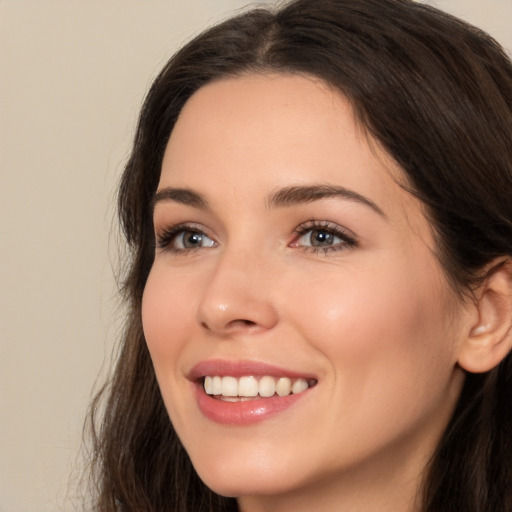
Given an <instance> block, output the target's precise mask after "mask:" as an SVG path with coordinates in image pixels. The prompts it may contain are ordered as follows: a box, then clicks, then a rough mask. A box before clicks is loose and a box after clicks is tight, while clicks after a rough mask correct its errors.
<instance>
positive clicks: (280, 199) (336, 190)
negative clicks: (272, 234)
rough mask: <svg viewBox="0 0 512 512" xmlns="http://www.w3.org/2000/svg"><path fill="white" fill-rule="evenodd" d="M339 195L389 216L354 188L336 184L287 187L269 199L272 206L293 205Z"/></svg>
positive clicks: (268, 202) (383, 215) (269, 204)
mask: <svg viewBox="0 0 512 512" xmlns="http://www.w3.org/2000/svg"><path fill="white" fill-rule="evenodd" d="M330 197H339V198H341V199H347V200H349V201H355V202H356V203H361V204H363V205H365V206H368V207H370V208H371V209H372V210H374V211H375V212H376V213H378V214H379V215H381V216H382V217H387V216H386V214H385V213H384V212H383V211H382V209H381V208H380V207H379V206H378V205H377V204H375V203H374V202H373V201H371V200H370V199H368V198H367V197H365V196H363V195H361V194H358V193H357V192H355V191H354V190H350V189H347V188H345V187H338V186H334V185H307V186H293V187H285V188H282V189H279V190H277V191H276V192H274V193H273V194H272V195H271V196H270V197H269V198H268V201H267V204H268V206H269V207H270V208H272V207H274V208H276V207H279V206H292V205H295V204H303V203H312V202H314V201H318V200H320V199H326V198H330Z"/></svg>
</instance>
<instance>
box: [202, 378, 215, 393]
mask: <svg viewBox="0 0 512 512" xmlns="http://www.w3.org/2000/svg"><path fill="white" fill-rule="evenodd" d="M204 390H205V391H206V394H207V395H213V378H212V377H210V376H208V377H205V378H204Z"/></svg>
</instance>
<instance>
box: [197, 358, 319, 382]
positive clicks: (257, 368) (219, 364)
mask: <svg viewBox="0 0 512 512" xmlns="http://www.w3.org/2000/svg"><path fill="white" fill-rule="evenodd" d="M206 375H210V376H212V377H213V376H215V375H219V376H225V375H230V376H232V377H237V378H238V377H243V376H244V375H254V376H261V375H270V376H271V377H288V378H290V379H298V378H303V379H315V378H316V377H315V376H314V375H313V374H311V373H303V372H296V371H291V370H287V369H285V368H279V367H278V366H274V365H271V364H267V363H261V362H258V361H245V360H242V361H228V360H224V359H211V360H208V361H202V362H201V363H199V364H197V365H195V366H194V367H193V368H192V370H190V372H189V373H188V378H189V379H190V380H198V379H202V378H203V377H205V376H206Z"/></svg>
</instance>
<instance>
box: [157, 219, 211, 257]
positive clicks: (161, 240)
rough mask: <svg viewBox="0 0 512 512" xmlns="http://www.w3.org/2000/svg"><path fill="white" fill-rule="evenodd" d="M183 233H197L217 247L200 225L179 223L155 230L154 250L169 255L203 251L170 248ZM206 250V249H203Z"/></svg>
mask: <svg viewBox="0 0 512 512" xmlns="http://www.w3.org/2000/svg"><path fill="white" fill-rule="evenodd" d="M184 231H190V232H192V233H198V234H200V235H204V236H206V237H207V238H209V239H211V240H213V241H214V242H215V245H217V242H216V240H215V238H214V237H213V236H211V235H209V234H208V233H207V231H208V230H207V229H206V228H205V227H204V226H203V225H201V224H197V223H195V222H180V223H178V224H173V225H171V226H168V227H162V228H155V247H156V249H160V250H162V251H167V252H171V253H180V254H183V253H187V252H189V251H194V250H198V249H203V247H195V248H192V247H191V248H184V249H177V248H173V247H171V244H172V242H173V241H174V240H175V238H176V237H177V236H178V235H179V234H180V233H182V232H184ZM205 248H207V247H205Z"/></svg>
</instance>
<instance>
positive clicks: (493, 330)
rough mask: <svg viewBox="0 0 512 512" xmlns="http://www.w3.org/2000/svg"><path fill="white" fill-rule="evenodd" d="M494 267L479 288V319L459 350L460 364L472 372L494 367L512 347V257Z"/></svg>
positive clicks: (477, 311)
mask: <svg viewBox="0 0 512 512" xmlns="http://www.w3.org/2000/svg"><path fill="white" fill-rule="evenodd" d="M492 268H493V269H494V270H492V271H491V272H489V275H488V276H487V277H486V278H485V280H484V282H483V283H482V284H481V285H480V287H479V288H478V290H477V291H476V302H475V308H476V315H475V317H476V319H477V320H476V321H475V322H474V323H473V325H472V326H471V327H470V329H469V332H468V335H467V337H466V339H465V340H464V342H463V344H462V346H461V349H460V352H459V358H458V363H459V365H460V366H461V367H462V368H464V369H465V370H467V371H468V372H472V373H482V372H486V371H489V370H491V369H492V368H494V367H495V366H497V365H498V364H500V362H501V361H502V360H503V359H504V358H505V357H506V356H507V354H508V353H509V352H510V350H511V348H512V260H510V259H507V260H504V261H503V260H501V261H499V262H497V264H496V263H495V265H493V267H492Z"/></svg>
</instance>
